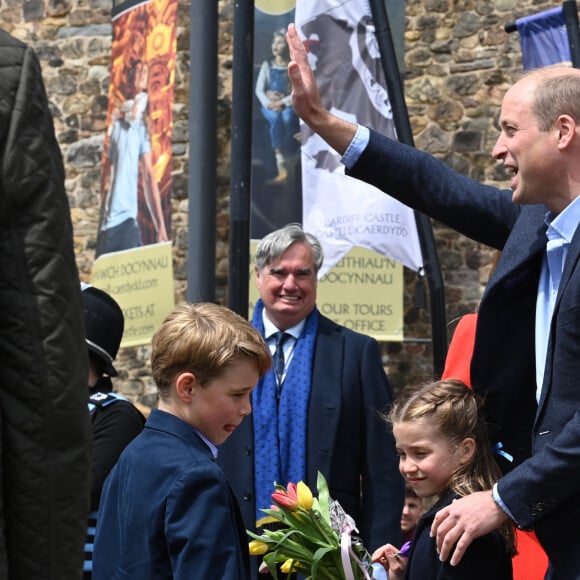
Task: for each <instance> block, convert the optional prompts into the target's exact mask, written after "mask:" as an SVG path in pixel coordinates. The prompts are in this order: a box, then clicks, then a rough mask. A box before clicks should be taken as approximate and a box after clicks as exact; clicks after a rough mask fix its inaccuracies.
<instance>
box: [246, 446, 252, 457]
mask: <svg viewBox="0 0 580 580" xmlns="http://www.w3.org/2000/svg"><path fill="white" fill-rule="evenodd" d="M251 454H252V448H251V447H250V446H249V445H248V446H247V447H246V455H251Z"/></svg>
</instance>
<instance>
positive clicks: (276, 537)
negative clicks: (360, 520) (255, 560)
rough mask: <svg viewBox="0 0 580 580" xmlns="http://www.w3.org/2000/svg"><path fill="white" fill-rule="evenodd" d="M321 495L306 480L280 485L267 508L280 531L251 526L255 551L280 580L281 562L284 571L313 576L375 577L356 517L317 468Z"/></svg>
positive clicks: (323, 579) (318, 579) (332, 579)
mask: <svg viewBox="0 0 580 580" xmlns="http://www.w3.org/2000/svg"><path fill="white" fill-rule="evenodd" d="M317 487H318V498H315V497H313V495H312V492H311V491H310V489H309V487H308V486H307V485H306V484H305V483H304V482H302V481H299V482H298V484H294V483H289V484H288V487H287V488H284V487H283V486H282V485H277V484H275V490H276V491H274V493H273V494H272V500H273V502H274V505H272V506H271V507H270V509H265V510H262V511H263V512H264V513H265V514H267V515H268V516H269V517H270V518H271V519H272V521H277V522H280V523H281V524H282V526H281V527H282V529H280V530H276V531H273V530H264V531H263V532H262V534H261V535H258V534H254V533H252V532H250V531H248V534H249V536H250V537H251V538H253V540H252V541H251V542H250V545H249V548H250V554H252V555H254V556H259V555H264V563H265V564H266V566H268V569H269V570H270V573H271V574H272V576H273V577H274V578H275V579H276V580H277V578H278V576H277V566H278V565H281V566H280V568H279V570H281V571H282V572H283V573H284V574H288V575H290V574H292V573H293V572H299V573H300V574H304V575H305V576H306V577H307V578H312V579H313V580H327V579H328V580H362V579H363V578H364V579H366V580H370V579H371V577H372V565H371V558H370V555H369V553H368V552H367V550H366V549H365V547H364V546H363V544H362V542H361V541H360V540H359V539H358V538H357V537H356V536H353V532H357V531H358V530H357V529H356V526H355V522H354V520H353V519H352V518H351V517H350V516H349V515H348V514H347V513H346V512H345V511H344V510H343V509H342V507H341V505H340V504H339V503H338V502H337V501H335V500H333V499H332V498H331V497H330V495H329V493H328V485H327V483H326V480H325V479H324V476H323V475H322V474H321V473H320V472H319V473H318V481H317Z"/></svg>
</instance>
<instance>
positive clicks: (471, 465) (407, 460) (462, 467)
mask: <svg viewBox="0 0 580 580" xmlns="http://www.w3.org/2000/svg"><path fill="white" fill-rule="evenodd" d="M481 404H482V402H481V399H480V398H479V397H478V396H477V395H476V394H475V393H474V392H473V391H472V390H471V389H469V387H467V385H465V384H464V383H462V382H460V381H457V380H444V381H438V382H435V383H430V384H427V385H422V386H419V387H412V388H408V389H406V390H405V391H404V392H403V393H402V395H401V396H400V397H398V399H397V400H396V401H395V402H394V403H393V406H392V408H391V411H390V413H389V415H388V417H387V420H388V421H389V422H390V423H391V424H392V426H393V434H394V436H395V441H396V445H397V451H398V453H399V458H400V459H399V470H400V471H401V474H402V475H403V477H404V478H405V480H406V482H407V483H408V484H410V485H411V486H412V487H413V489H414V490H415V492H416V493H417V495H418V496H419V497H423V498H426V497H432V496H436V497H437V502H436V503H435V505H434V506H433V507H432V508H431V509H430V510H429V511H427V512H426V513H425V514H424V515H423V517H422V518H421V519H420V520H419V523H418V525H417V530H416V532H415V537H414V539H413V541H412V542H411V547H410V551H409V552H408V554H402V553H400V552H399V550H398V549H397V548H395V547H394V546H392V545H390V544H387V545H385V546H382V547H380V548H378V549H377V550H376V551H375V552H374V554H373V557H372V558H373V562H380V563H381V564H382V565H383V566H384V568H385V569H386V570H388V574H389V580H402V579H403V578H404V579H405V580H431V579H433V580H448V579H461V580H479V579H481V580H484V579H485V580H489V579H490V578H493V580H511V579H512V564H511V558H512V555H513V554H514V553H515V542H514V530H513V527H512V526H511V525H509V524H505V525H504V526H502V528H500V529H499V530H498V531H495V532H492V533H490V534H487V535H485V536H482V537H480V538H478V539H476V540H475V541H474V542H473V543H472V544H471V545H470V547H469V548H468V550H467V552H466V553H465V555H464V557H463V558H462V560H461V562H460V563H459V564H458V565H457V566H451V565H450V564H449V563H448V562H441V561H440V560H439V556H438V554H437V546H436V543H435V538H431V537H430V535H429V532H430V529H431V524H432V522H433V519H434V517H435V514H436V513H437V512H438V511H439V510H440V509H442V508H444V507H445V506H447V505H449V504H450V503H451V502H452V501H453V500H454V499H456V498H458V497H462V496H464V495H467V494H469V493H472V492H475V491H482V490H486V489H491V487H492V486H493V484H494V482H495V481H496V480H497V479H498V478H499V476H500V472H499V468H498V466H497V464H496V463H495V460H494V458H493V455H492V451H491V448H490V445H489V443H488V441H487V436H486V431H485V425H484V422H483V419H482V417H481V415H480V409H481Z"/></svg>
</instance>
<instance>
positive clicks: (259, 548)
mask: <svg viewBox="0 0 580 580" xmlns="http://www.w3.org/2000/svg"><path fill="white" fill-rule="evenodd" d="M248 548H249V549H250V555H251V556H261V555H262V554H265V553H266V552H267V551H268V550H269V549H270V548H269V546H268V544H265V543H264V542H260V540H252V541H251V542H250V543H249V544H248Z"/></svg>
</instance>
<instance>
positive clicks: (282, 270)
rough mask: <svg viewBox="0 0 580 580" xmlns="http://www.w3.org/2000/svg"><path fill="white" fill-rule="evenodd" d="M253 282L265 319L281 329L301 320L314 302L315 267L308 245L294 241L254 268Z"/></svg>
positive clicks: (310, 310)
mask: <svg viewBox="0 0 580 580" xmlns="http://www.w3.org/2000/svg"><path fill="white" fill-rule="evenodd" d="M256 283H257V285H258V290H259V292H260V297H261V298H262V302H263V303H264V309H265V312H266V316H267V317H268V319H269V320H270V321H271V322H273V323H274V324H275V325H276V326H277V327H278V328H279V329H280V330H286V329H288V328H291V327H292V326H295V325H296V324H298V323H299V322H300V321H301V320H304V319H305V318H306V317H307V316H308V315H309V314H310V313H311V312H312V310H313V309H314V305H315V304H316V285H317V280H316V269H315V267H314V256H313V255H312V250H311V249H310V246H309V245H308V244H307V243H305V242H295V243H294V244H292V245H291V246H290V247H289V248H288V249H287V250H286V251H285V252H284V253H283V254H282V256H281V257H280V259H279V260H278V261H277V262H275V263H272V264H266V266H264V267H263V268H262V270H258V269H257V268H256Z"/></svg>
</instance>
